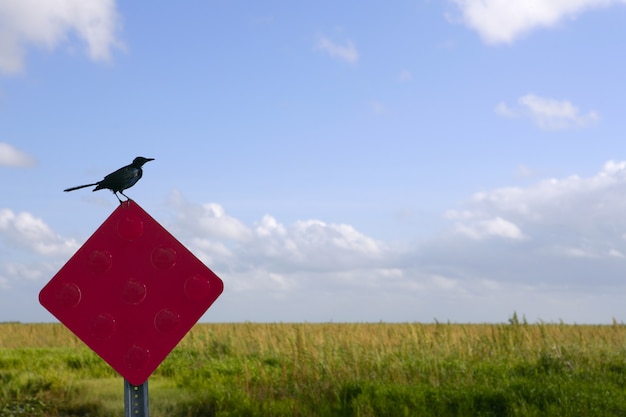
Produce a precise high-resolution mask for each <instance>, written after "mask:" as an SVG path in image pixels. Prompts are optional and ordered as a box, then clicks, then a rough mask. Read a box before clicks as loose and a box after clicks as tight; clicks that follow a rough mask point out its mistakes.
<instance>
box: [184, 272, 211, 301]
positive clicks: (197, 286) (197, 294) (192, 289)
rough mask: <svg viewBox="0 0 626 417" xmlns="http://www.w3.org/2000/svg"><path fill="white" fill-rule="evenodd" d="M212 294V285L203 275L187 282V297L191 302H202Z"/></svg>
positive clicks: (191, 278) (195, 276)
mask: <svg viewBox="0 0 626 417" xmlns="http://www.w3.org/2000/svg"><path fill="white" fill-rule="evenodd" d="M209 294H211V284H210V283H209V280H208V279H207V278H206V277H204V276H202V275H193V276H191V277H189V278H187V280H186V281H185V295H186V296H187V297H188V298H189V299H191V300H201V299H203V298H205V297H207V296H208V295H209Z"/></svg>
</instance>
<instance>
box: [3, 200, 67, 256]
mask: <svg viewBox="0 0 626 417" xmlns="http://www.w3.org/2000/svg"><path fill="white" fill-rule="evenodd" d="M0 238H2V239H3V240H5V241H7V242H9V243H10V244H14V245H17V246H19V247H22V248H26V249H27V250H29V251H30V252H32V253H34V254H37V255H43V256H58V255H63V256H65V255H70V254H72V253H74V252H75V251H76V250H77V249H78V242H77V241H76V240H74V239H71V238H64V237H62V236H59V235H58V234H56V233H55V232H54V231H53V230H52V229H51V228H50V227H49V226H48V225H47V224H46V223H45V222H44V221H43V220H42V219H40V218H38V217H35V216H33V215H32V214H31V213H28V212H20V213H15V212H14V211H12V210H10V209H0Z"/></svg>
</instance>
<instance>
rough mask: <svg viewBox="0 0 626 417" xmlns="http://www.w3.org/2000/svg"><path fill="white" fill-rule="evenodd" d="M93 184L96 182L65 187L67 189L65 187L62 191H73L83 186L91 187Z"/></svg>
mask: <svg viewBox="0 0 626 417" xmlns="http://www.w3.org/2000/svg"><path fill="white" fill-rule="evenodd" d="M94 185H98V183H97V182H94V183H93V184H85V185H79V186H78V187H72V188H67V189H65V190H63V191H65V192H67V191H74V190H78V189H81V188H85V187H92V186H94Z"/></svg>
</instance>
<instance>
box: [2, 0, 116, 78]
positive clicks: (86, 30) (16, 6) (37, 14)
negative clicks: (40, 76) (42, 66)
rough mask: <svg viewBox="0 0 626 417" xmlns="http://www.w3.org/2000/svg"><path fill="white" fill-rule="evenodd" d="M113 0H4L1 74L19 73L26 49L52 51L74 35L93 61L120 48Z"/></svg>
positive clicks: (106, 56) (103, 59) (101, 58)
mask: <svg viewBox="0 0 626 417" xmlns="http://www.w3.org/2000/svg"><path fill="white" fill-rule="evenodd" d="M119 26H120V23H119V16H118V15H117V11H116V8H115V0H91V1H83V0H47V1H43V2H41V1H37V0H4V1H2V2H0V71H2V72H5V73H18V72H20V71H21V70H22V68H23V66H24V57H25V55H26V49H27V47H28V46H29V45H35V46H41V47H45V48H48V49H50V50H51V49H54V48H55V47H57V46H58V45H59V44H61V43H63V42H66V41H67V39H68V38H70V36H69V35H70V33H72V32H73V33H74V34H76V35H77V37H78V38H80V39H82V40H83V41H84V42H85V43H86V44H87V53H88V55H89V57H90V58H91V59H93V60H98V61H106V60H108V59H110V56H111V49H112V48H114V47H122V43H121V42H120V41H119V40H118V39H117V37H116V32H117V31H118V29H119Z"/></svg>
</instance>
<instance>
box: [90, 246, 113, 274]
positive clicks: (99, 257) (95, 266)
mask: <svg viewBox="0 0 626 417" xmlns="http://www.w3.org/2000/svg"><path fill="white" fill-rule="evenodd" d="M112 263H113V261H112V260H111V254H110V253H109V252H107V251H105V250H95V251H93V252H91V253H90V254H89V258H88V259H87V267H88V268H89V270H90V271H91V272H96V273H102V272H107V271H108V270H109V269H111V264H112Z"/></svg>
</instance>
